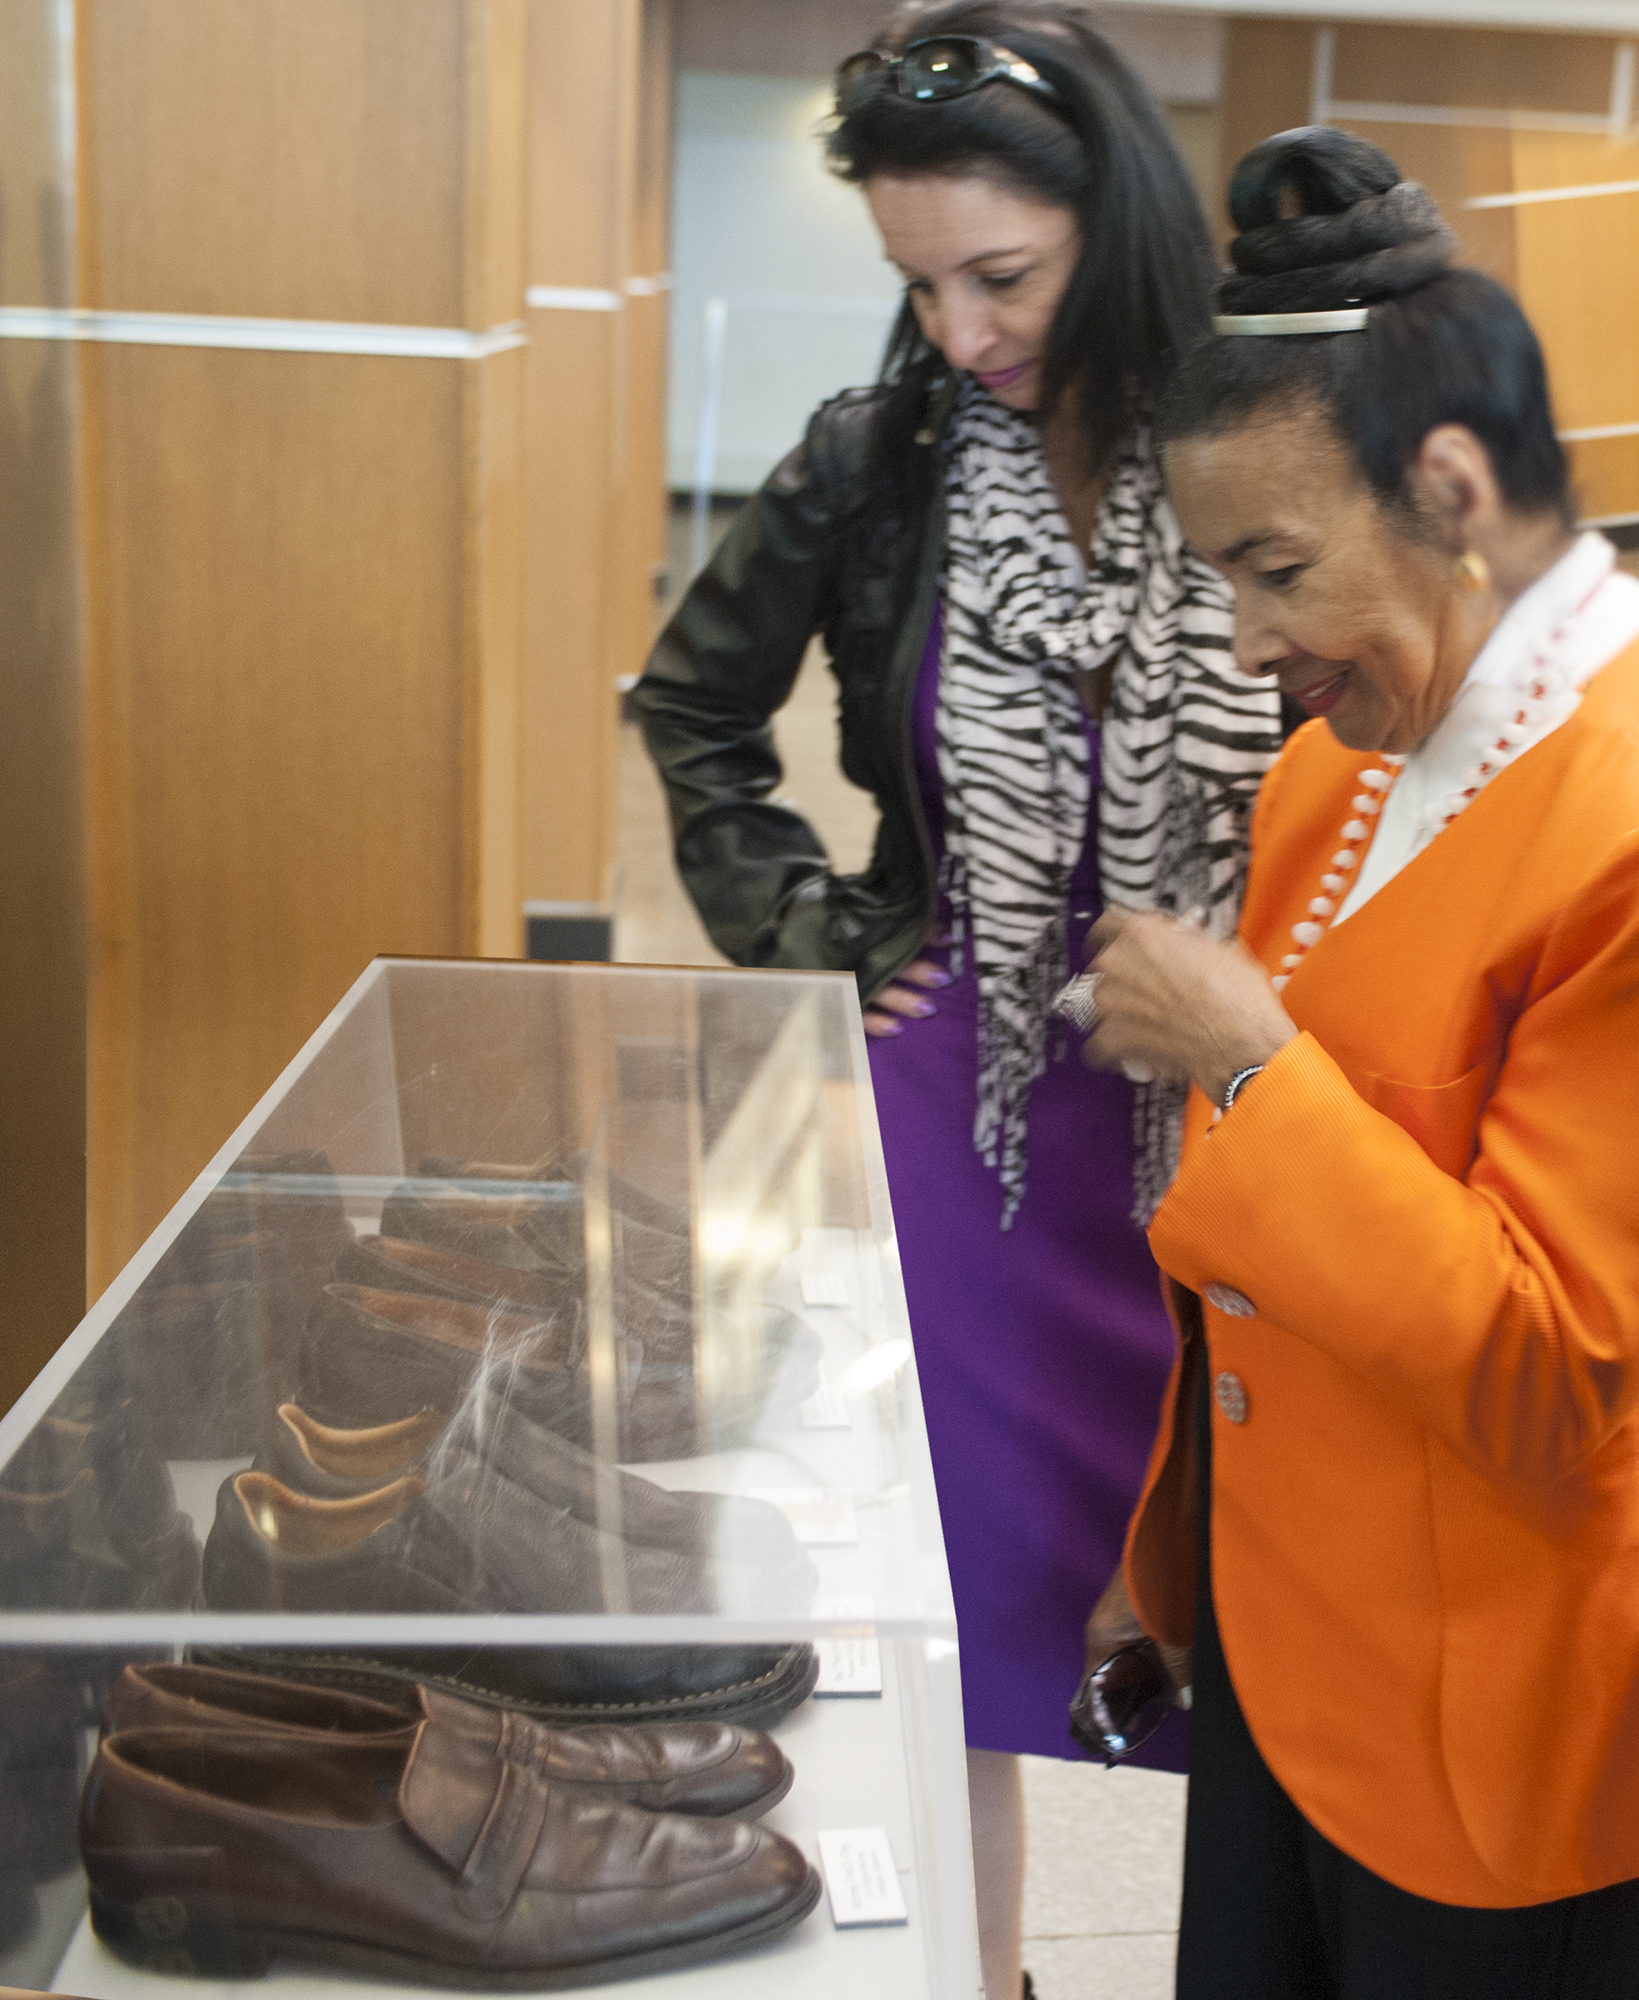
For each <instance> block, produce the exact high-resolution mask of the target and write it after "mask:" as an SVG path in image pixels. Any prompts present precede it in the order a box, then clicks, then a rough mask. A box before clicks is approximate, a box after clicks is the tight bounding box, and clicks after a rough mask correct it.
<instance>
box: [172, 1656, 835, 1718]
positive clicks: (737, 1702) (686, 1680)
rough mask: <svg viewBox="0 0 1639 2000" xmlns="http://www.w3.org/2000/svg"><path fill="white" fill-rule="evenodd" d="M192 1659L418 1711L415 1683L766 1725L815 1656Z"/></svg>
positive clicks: (798, 1691)
mask: <svg viewBox="0 0 1639 2000" xmlns="http://www.w3.org/2000/svg"><path fill="white" fill-rule="evenodd" d="M188 1659H189V1660H190V1661H193V1662H197V1663H198V1664H200V1665H205V1666H219V1667H224V1668H227V1669H229V1670H231V1671H235V1672H240V1673H244V1672H250V1673H259V1674H268V1675H271V1676H273V1677H275V1678H277V1679H285V1680H294V1681H301V1682H304V1683H311V1684H313V1685H316V1686H319V1687H328V1688H345V1689H347V1690H349V1691H350V1692H353V1693H357V1694H362V1695H368V1696H369V1697H371V1699H373V1700H375V1701H380V1702H385V1703H388V1704H390V1705H391V1706H393V1707H395V1708H399V1709H404V1710H406V1712H410V1713H416V1712H418V1704H419V1696H418V1693H417V1690H418V1689H419V1688H421V1687H431V1688H437V1689H441V1690H443V1691H444V1692H446V1693H449V1694H453V1695H457V1696H459V1697H460V1698H461V1699H462V1700H463V1701H471V1702H477V1703H479V1704H480V1705H482V1706H484V1707H488V1708H509V1709H516V1710H518V1711H519V1712H520V1713H522V1714H525V1715H528V1716H530V1717H531V1718H532V1719H533V1720H535V1721H537V1722H545V1723H548V1724H550V1725H551V1726H552V1727H553V1728H556V1729H585V1728H588V1727H590V1726H592V1725H593V1724H597V1723H607V1722H615V1723H620V1724H621V1725H622V1726H626V1727H630V1726H633V1725H637V1724H651V1723H671V1722H733V1723H738V1724H740V1725H742V1726H743V1727H746V1728H758V1729H771V1728H772V1727H773V1726H774V1724H775V1723H776V1722H778V1721H780V1720H781V1718H782V1717H784V1716H786V1715H789V1714H790V1713H791V1711H792V1710H793V1709H794V1708H797V1707H799V1706H800V1705H801V1704H802V1703H803V1702H805V1701H806V1700H807V1699H808V1697H809V1696H810V1695H811V1694H812V1693H813V1692H814V1684H815V1682H816V1681H817V1680H818V1679H819V1658H818V1655H817V1654H816V1653H815V1651H814V1649H813V1647H812V1646H810V1645H805V1644H804V1645H794V1646H751V1645H741V1646H459V1647H458V1646H406V1647H397V1648H394V1649H392V1650H390V1651H389V1650H385V1649H372V1650H368V1651H365V1650H357V1649H355V1650H352V1651H347V1650H324V1651H312V1652H291V1651H289V1650H287V1649H285V1648H282V1647H279V1648H275V1647H239V1646H192V1647H190V1648H189V1649H188Z"/></svg>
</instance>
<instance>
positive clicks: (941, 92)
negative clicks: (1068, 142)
mask: <svg viewBox="0 0 1639 2000" xmlns="http://www.w3.org/2000/svg"><path fill="white" fill-rule="evenodd" d="M882 75H887V76H889V77H891V78H892V79H893V86H894V89H895V90H897V91H898V93H899V95H900V96H901V97H909V98H911V99H912V100H913V101H914V102H916V103H918V104H943V103H944V102H946V101H947V100H948V99H950V98H952V97H966V96H967V94H968V92H969V91H970V90H978V89H981V88H982V87H983V86H984V85H985V84H987V83H997V82H1001V83H1016V84H1017V85H1018V86H1019V88H1020V89H1021V90H1031V91H1034V92H1035V94H1036V95H1037V96H1038V97H1045V98H1046V99H1047V101H1048V103H1049V104H1058V103H1060V102H1061V99H1060V97H1059V94H1058V92H1057V91H1056V90H1055V89H1054V88H1053V86H1052V85H1051V84H1050V83H1049V82H1048V81H1047V79H1046V78H1045V77H1044V76H1042V75H1041V74H1040V73H1039V72H1038V71H1037V70H1036V68H1035V67H1034V65H1033V64H1031V63H1027V62H1025V61H1024V60H1023V58H1022V57H1020V56H1016V55H1014V53H1013V51H1012V50H1011V49H1004V48H1002V47H1000V46H999V45H998V44H997V43H995V42H987V41H985V40H984V39H983V38H982V37H981V36H978V35H935V36H932V37H930V39H928V40H927V41H923V42H907V43H906V45H905V47H904V48H903V49H901V50H900V52H899V54H898V55H896V56H890V55H884V54H883V52H882V50H881V49H861V50H860V52H859V53H858V55H852V56H849V57H848V58H847V59H846V60H845V61H844V62H843V63H842V65H841V67H840V68H839V69H838V70H837V110H838V111H839V112H842V113H844V114H846V113H847V111H848V110H849V108H850V105H851V103H852V100H853V98H854V95H855V93H856V92H857V90H858V89H859V86H860V85H861V84H862V83H865V82H866V81H868V80H869V79H870V78H872V77H877V76H882Z"/></svg>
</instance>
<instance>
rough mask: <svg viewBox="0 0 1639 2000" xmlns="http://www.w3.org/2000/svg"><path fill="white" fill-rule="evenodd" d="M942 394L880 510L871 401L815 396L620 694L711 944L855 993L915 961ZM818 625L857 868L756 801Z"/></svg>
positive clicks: (943, 391)
mask: <svg viewBox="0 0 1639 2000" xmlns="http://www.w3.org/2000/svg"><path fill="white" fill-rule="evenodd" d="M954 388H955V384H954V383H953V382H952V381H951V380H950V379H949V378H948V377H946V378H943V379H941V380H937V381H936V382H935V384H934V386H933V387H932V388H931V389H930V390H929V392H928V402H927V405H926V407H925V410H924V421H923V423H922V426H921V428H920V429H919V430H918V431H917V432H916V442H915V444H914V445H913V446H912V447H911V449H912V451H913V452H914V454H915V458H914V461H913V463H912V464H911V465H909V466H908V467H906V468H904V474H905V477H904V482H903V487H902V491H903V493H904V495H905V496H906V497H905V498H904V499H903V501H901V502H900V503H898V504H896V505H894V506H892V507H889V508H884V507H883V506H882V505H881V504H880V503H879V504H878V505H877V506H875V507H872V508H869V509H867V507H866V505H865V500H866V492H867V484H868V480H869V476H870V474H869V466H870V451H869V434H870V428H871V424H872V421H873V418H874V415H875V412H876V410H877V407H878V405H879V402H880V398H881V395H882V392H881V391H879V390H874V389H852V390H849V391H847V392H846V393H845V394H843V395H841V396H838V397H836V398H835V400H834V401H832V402H829V403H826V404H825V405H823V407H822V408H821V409H820V410H819V411H818V412H817V413H816V414H815V415H814V417H813V418H812V420H811V421H810V423H809V426H808V434H807V436H806V437H805V438H804V440H803V442H802V443H801V444H800V445H799V446H798V447H797V449H796V450H795V451H793V452H792V453H791V454H790V456H789V457H788V458H786V459H785V460H784V461H783V462H782V463H781V464H780V465H779V466H778V467H777V468H776V469H775V471H774V472H773V473H772V474H771V475H770V477H769V479H768V482H767V484H766V485H765V486H764V487H763V489H762V491H761V492H760V493H758V494H757V495H756V496H755V498H754V499H752V500H750V501H748V502H747V503H746V505H745V506H744V507H743V508H742V509H741V511H740V513H739V514H738V515H737V516H736V518H735V521H734V525H733V526H732V527H731V528H730V530H729V532H728V534H727V535H726V536H725V537H724V539H723V542H722V544H721V546H720V547H719V549H718V550H717V553H716V555H715V556H714V557H713V558H712V561H711V563H710V564H709V565H708V567H707V568H706V569H704V570H703V571H702V572H701V574H700V575H699V576H698V577H697V578H696V580H695V582H694V584H693V586H692V588H691V589H690V591H689V593H688V595H687V596H686V597H685V598H684V600H683V602H682V604H681V605H680V606H679V607H678V609H677V612H676V615H675V616H674V617H673V618H672V621H671V623H670V624H669V625H668V626H667V627H666V629H665V631H664V632H663V633H662V634H661V636H660V639H659V642H658V643H657V645H656V646H655V649H654V652H653V653H652V654H651V655H650V658H649V662H648V665H647V667H646V668H645V669H644V672H643V676H642V678H641V679H640V680H639V682H638V684H637V687H636V689H635V691H634V693H633V696H632V701H633V705H634V707H635V708H636V710H637V713H638V716H639V718H640V720H641V722H642V725H643V734H644V739H645V741H646V742H647V744H648V746H649V754H650V755H651V756H652V757H653V759H654V761H655V764H656V765H657V767H658V768H659V771H660V775H661V778H662V780H663V782H664V784H665V787H666V794H667V798H668V800H669V802H670V806H671V817H672V829H673V832H674V833H675V835H676V840H677V868H678V873H679V874H680V875H681V876H682V879H683V884H684V886H685V887H686V888H687V890H688V892H689V894H690V895H691V896H692V897H693V898H694V903H695V907H696V908H697V909H698V910H699V912H700V915H701V917H702V919H703V920H704V922H705V926H706V929H707V930H708V931H709V932H710V933H711V937H712V940H713V942H714V943H715V944H716V945H717V947H718V949H719V950H720V951H722V952H723V953H724V954H725V955H726V956H727V957H729V958H731V959H733V960H734V961H735V963H736V964H739V965H783V966H807V967H818V968H825V969H830V970H844V971H851V972H853V973H854V974H856V976H857V977H858V980H859V988H860V993H861V996H862V997H868V996H869V995H870V994H871V993H873V992H875V990H876V989H877V988H878V987H879V986H881V985H882V983H883V982H884V981H885V980H887V979H891V978H892V977H893V975H894V974H895V973H896V972H898V971H899V970H900V969H901V968H902V967H903V966H904V965H906V964H907V963H908V962H909V961H910V960H911V959H912V958H913V957H914V956H915V954H916V951H917V948H918V946H919V945H920V944H921V943H922V941H923V939H924V938H925V936H926V934H927V930H928V926H929V924H930V923H931V922H932V919H933V915H934V910H935V904H936V892H935V884H934V871H933V850H932V846H931V843H930V841H929V839H928V830H927V826H926V824H925V821H924V817H923V813H922V804H921V799H920V796H919V794H918V791H917V785H916V776H915V771H914V768H913V764H912V751H911V710H912V703H913V700H914V695H915V688H916V677H917V669H918V667H919V666H920V664H921V659H922V653H923V650H924V648H925V646H926V644H927V636H928V629H929V626H930V625H931V623H932V619H933V611H934V605H935V601H936V598H937V595H938V588H939V577H940V570H941V566H942V562H943V558H944V542H945V505H944V460H943V455H942V453H941V452H940V450H939V446H938V437H939V433H940V431H941V429H942V428H943V423H944V419H945V415H946V413H947V412H948V410H949V406H950V403H951V401H952V400H953V395H954ZM816 632H817V633H819V634H820V635H821V636H822V637H823V639H824V641H825V645H826V649H827V651H828V652H829V654H830V658H831V670H832V672H833V673H834V674H835V675H836V678H837V685H838V689H839V691H840V696H841V734H842V744H841V751H842V768H843V771H844V772H845V773H846V775H847V776H848V777H849V778H851V779H852V780H853V782H854V783H855V784H856V785H862V786H864V787H865V788H866V790H868V791H869V792H871V793H872V794H873V795H874V797H875V799H876V802H877V805H878V807H879V809H880V811H881V814H882V821H881V825H880V827H879V828H878V831H877V839H876V849H875V852H874V853H873V855H872V857H871V862H870V866H869V867H868V868H866V869H865V870H864V872H863V873H862V874H859V875H839V874H837V873H836V872H835V871H834V870H833V869H832V867H831V863H830V860H829V858H828V857H827V855H826V852H825V849H824V847H823V846H822V845H821V844H820V841H819V837H818V836H817V835H816V834H815V832H814V830H813V828H812V827H811V826H809V825H808V823H807V821H806V820H804V819H803V818H802V817H801V815H800V814H798V813H795V812H793V811H791V809H790V808H789V807H787V806H782V805H776V804H775V803H774V802H773V799H772V794H773V792H774V791H775V789H776V788H777V787H778V785H779V782H780V777H781V772H780V764H779V759H778V757H777V756H776V755H775V751H774V739H773V733H772V731H771V730H770V727H769V719H770V717H771V716H772V715H773V714H774V713H775V711H776V710H777V709H778V708H780V707H781V705H782V704H783V703H784V702H785V700H786V699H787V697H788V696H789V695H790V693H791V688H792V684H793V682H794V681H795V680H796V677H797V670H798V668H799V667H800V666H801V664H802V657H803V654H804V652H805V651H806V650H807V647H808V643H809V641H810V639H812V638H813V636H814V634H815V633H816Z"/></svg>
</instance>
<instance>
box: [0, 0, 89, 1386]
mask: <svg viewBox="0 0 1639 2000" xmlns="http://www.w3.org/2000/svg"><path fill="white" fill-rule="evenodd" d="M61 26H62V17H61V13H60V10H59V9H58V8H57V7H56V6H54V5H53V4H52V0H8V5H7V6H6V8H5V10H4V15H3V30H4V41H3V46H0V304H4V305H29V306H41V305H44V306H60V305H67V304H70V303H71V302H72V300H73V284H74V270H73V188H72V184H71V181H70V179H69V174H68V167H69V162H68V160H67V158H66V157H65V155H64V152H63V149H62V144H61V134H60V125H59V106H60V103H61V91H62V87H63V85H64V84H65V82H66V81H68V80H69V79H68V78H67V76H66V74H65V72H66V70H67V66H68V61H69V57H70V53H71V52H70V49H69V48H68V46H67V45H66V43H65V41H64V40H63V39H62V38H61V36H60V33H59V30H60V28H61ZM77 369H78V359H77V356H76V354H75V352H74V349H73V348H72V347H70V346H67V345H66V344H62V343H59V342H54V341H32V340H0V855H3V856H4V865H3V866H0V1300H3V1301H4V1307H3V1310H0V1411H3V1410H5V1409H7V1408H8V1407H9V1406H10V1404H11V1403H12V1401H13V1400H14V1398H15V1397H16V1395H17V1393H18V1391H19V1390H20V1389H22V1388H23V1387H24V1386H25V1385H26V1384H27V1383H28V1382H29V1381H30V1380H31V1379H32V1378H33V1376H34V1375H35V1374H36V1373H37V1372H38V1371H39V1369H40V1368H41V1366H42V1365H43V1364H44V1362H45V1361H46V1359H47V1357H48V1356H49V1355H50V1354H51V1353H52V1351H53V1350H54V1349H55V1348H56V1347H57V1345H58V1343H59V1342H60V1341H61V1340H62V1338H63V1336H64V1335H65V1334H67V1333H68V1332H69V1331H70V1330H71V1329H72V1328H73V1326H74V1324H75V1322H76V1321H77V1320H78V1319H79V1317H80V1313H81V1311H82V1310H83V1307H84V1302H85V982H86V966H87V927H86V916H85V842H84V830H83V828H84V779H83V764H84V726H85V725H84V710H85V700H84V679H83V672H84V667H83V647H82V634H81V629H80V618H79V605H80V580H81V570H80V562H79V520H78V491H77V483H76V478H75V472H76V467H77V464H78V459H79V435H78V432H79V425H78V392H77V391H78V384H77Z"/></svg>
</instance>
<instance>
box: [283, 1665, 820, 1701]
mask: <svg viewBox="0 0 1639 2000" xmlns="http://www.w3.org/2000/svg"><path fill="white" fill-rule="evenodd" d="M284 1657H285V1658H286V1659H293V1660H294V1661H295V1662H296V1664H297V1665H299V1666H303V1667H309V1668H311V1669H313V1677H314V1679H315V1681H317V1682H318V1683H319V1684H320V1685H323V1686H337V1687H345V1686H346V1685H347V1684H348V1683H349V1682H350V1681H355V1680H357V1679H358V1677H359V1675H360V1674H361V1673H365V1672H370V1671H372V1670H373V1671H375V1672H377V1673H385V1674H387V1675H389V1677H390V1678H392V1679H394V1680H399V1679H402V1678H403V1674H402V1670H401V1669H399V1668H397V1667H394V1666H392V1665H390V1664H389V1663H388V1662H387V1661H385V1660H372V1659H371V1658H369V1656H368V1655H366V1654H356V1655H352V1656H350V1659H351V1664H350V1666H341V1667H337V1666H332V1665H330V1664H329V1663H328V1662H321V1661H320V1660H316V1659H309V1658H308V1657H307V1656H305V1655H303V1654H299V1653H297V1654H286V1655H284ZM781 1671H782V1670H781V1669H780V1668H778V1667H775V1668H771V1669H770V1671H769V1672H768V1673H766V1674H759V1675H757V1676H756V1678H755V1679H753V1680H747V1681H729V1682H725V1683H724V1684H722V1685H721V1686H719V1687H714V1688H708V1689H705V1690H703V1691H702V1692H701V1693H699V1694H684V1695H668V1696H666V1697H665V1698H664V1699H661V1700H654V1701H620V1702H611V1701H575V1700H573V1699H572V1698H568V1697H566V1698H564V1699H562V1700H559V1701H555V1702H548V1701H541V1702H536V1703H534V1704H532V1705H533V1706H535V1707H539V1708H556V1709H573V1710H574V1711H575V1713H577V1714H583V1715H601V1714H613V1715H618V1714H623V1713H628V1712H630V1711H631V1710H633V1709H646V1710H654V1709H662V1708H682V1707H685V1706H699V1705H700V1704H701V1703H703V1702H708V1701H718V1700H721V1699H722V1698H723V1697H724V1696H726V1695H732V1694H743V1693H745V1692H747V1691H748V1690H749V1689H752V1688H759V1687H763V1686H765V1685H766V1684H767V1683H768V1682H770V1681H775V1680H778V1679H779V1678H780V1675H781ZM427 1684H428V1685H429V1686H432V1687H446V1688H456V1689H459V1690H461V1691H462V1692H463V1693H466V1694H476V1695H483V1696H486V1697H487V1698H488V1699H489V1700H491V1701H497V1702H503V1703H511V1704H513V1705H514V1706H516V1705H517V1704H518V1703H519V1701H520V1699H521V1698H520V1697H519V1696H518V1695H516V1694H508V1693H506V1692H505V1691H504V1690H502V1689H499V1688H489V1687H485V1686H484V1685H483V1683H482V1682H481V1681H469V1680H461V1679H458V1678H457V1677H456V1676H455V1675H454V1674H439V1675H436V1676H435V1675H428V1676H427Z"/></svg>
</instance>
